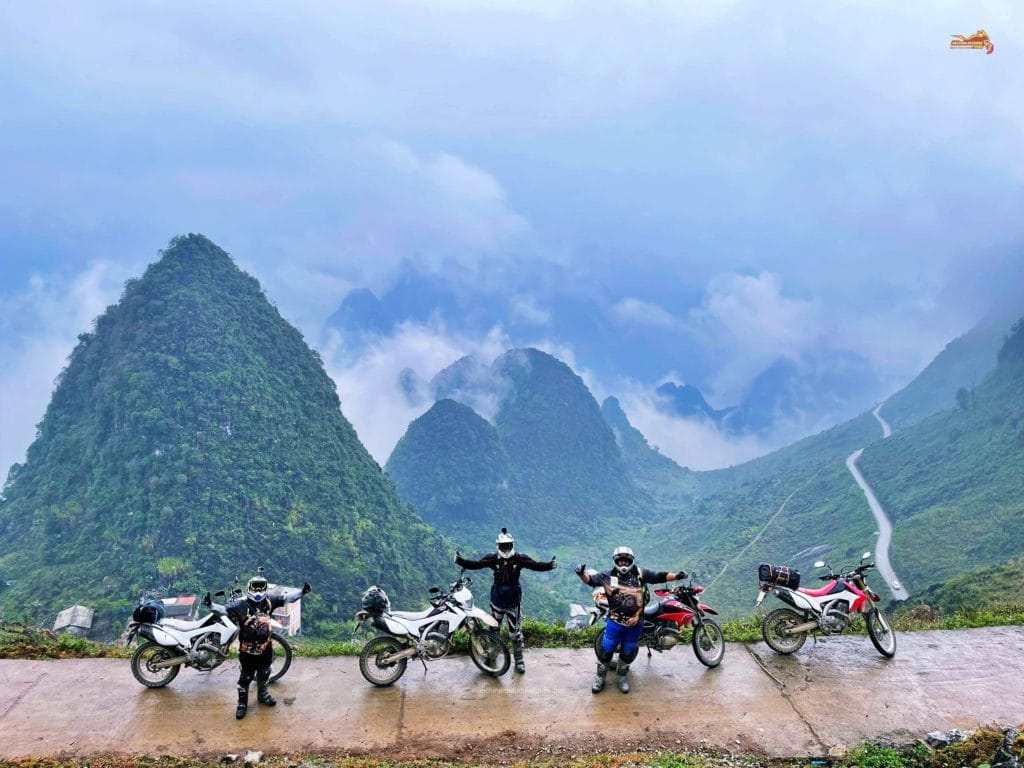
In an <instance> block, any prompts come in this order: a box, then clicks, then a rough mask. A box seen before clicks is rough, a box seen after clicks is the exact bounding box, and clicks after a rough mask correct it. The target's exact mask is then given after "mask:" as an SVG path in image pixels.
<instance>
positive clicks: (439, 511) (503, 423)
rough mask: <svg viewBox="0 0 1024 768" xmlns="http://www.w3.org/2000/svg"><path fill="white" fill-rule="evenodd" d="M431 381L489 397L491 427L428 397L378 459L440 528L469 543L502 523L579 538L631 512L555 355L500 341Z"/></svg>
mask: <svg viewBox="0 0 1024 768" xmlns="http://www.w3.org/2000/svg"><path fill="white" fill-rule="evenodd" d="M438 382H443V383H444V386H443V387H442V386H437V383H438ZM435 387H436V391H438V392H440V393H443V394H450V395H452V396H456V397H463V398H465V399H466V401H467V402H475V401H478V400H480V399H481V397H482V396H483V395H487V396H496V399H497V410H496V414H495V416H494V424H493V425H492V424H491V423H490V422H488V421H486V420H485V419H484V418H483V417H482V416H480V415H478V414H477V413H476V412H475V411H473V410H472V409H471V408H470V407H469V406H468V405H466V404H462V403H457V402H455V401H454V400H451V399H442V400H439V401H438V402H437V403H435V405H434V406H433V407H432V408H431V409H430V410H429V411H427V413H426V414H424V415H423V416H422V417H420V418H419V419H417V420H416V421H414V422H413V423H412V424H410V426H409V429H408V431H407V432H406V434H405V436H404V437H403V438H402V439H401V440H400V441H399V443H398V445H397V446H396V447H395V450H394V452H393V453H392V455H391V458H390V459H389V460H388V463H387V471H388V474H389V475H390V476H391V477H392V478H393V479H394V481H395V483H396V485H397V486H398V489H399V491H400V492H401V494H402V498H403V499H405V500H406V501H408V502H409V503H410V504H412V505H413V506H414V507H415V508H416V509H417V510H419V511H420V512H421V513H422V514H423V516H424V518H425V519H426V520H428V521H430V522H432V523H434V524H436V525H437V526H438V527H439V528H440V529H441V530H442V531H444V532H446V533H449V534H451V535H456V536H457V537H458V538H459V540H460V542H461V541H466V542H470V543H472V542H474V541H476V542H479V541H480V539H481V537H486V538H484V541H486V540H488V538H493V535H494V532H495V531H496V530H497V528H500V527H501V526H508V527H510V528H512V529H513V531H518V532H520V534H521V535H522V536H524V537H525V538H524V541H531V542H534V543H537V544H539V543H542V542H543V543H546V544H552V543H555V544H580V543H585V542H588V541H591V540H593V538H594V537H595V535H599V534H600V532H601V531H602V530H604V526H605V524H606V523H607V522H608V521H610V520H612V521H615V520H627V521H631V520H635V518H636V516H637V515H638V513H639V511H640V509H641V497H640V494H639V493H638V491H637V489H636V487H635V486H634V484H633V482H632V481H631V480H630V478H629V476H628V473H627V471H626V466H625V463H624V462H623V459H622V455H621V453H620V451H619V447H618V445H617V444H616V442H615V437H614V435H613V433H612V431H611V429H610V428H609V427H608V425H607V424H606V423H605V422H604V420H603V418H602V417H601V412H600V409H599V408H598V406H597V403H596V402H595V401H594V398H593V396H592V395H591V394H590V391H589V390H588V389H587V387H586V385H585V384H584V383H583V380H582V379H580V378H579V376H577V375H576V374H575V373H573V372H572V370H571V369H570V368H569V367H568V366H567V365H565V364H564V363H562V362H561V361H559V360H557V359H555V358H554V357H552V356H551V355H548V354H546V353H544V352H540V351H538V350H536V349H515V350H511V351H509V352H507V353H505V354H504V355H502V356H501V357H499V358H498V359H497V360H495V361H494V363H493V364H492V365H490V366H482V365H481V364H479V363H476V362H475V361H472V360H470V359H469V358H464V359H462V360H459V361H457V362H456V363H455V364H454V365H453V366H451V367H450V368H449V369H446V370H445V371H442V372H441V374H438V376H437V377H435ZM496 393H499V394H497V395H496ZM492 529H494V530H493V531H492ZM595 532H597V533H595Z"/></svg>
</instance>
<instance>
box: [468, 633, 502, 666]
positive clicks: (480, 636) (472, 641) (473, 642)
mask: <svg viewBox="0 0 1024 768" xmlns="http://www.w3.org/2000/svg"><path fill="white" fill-rule="evenodd" d="M469 655H470V657H471V658H472V659H473V663H474V664H476V666H477V669H479V670H480V671H481V672H483V673H484V674H486V675H491V677H501V676H502V675H504V674H505V673H506V672H508V668H509V666H511V664H512V654H511V653H509V650H508V644H507V643H506V642H505V641H504V640H503V639H502V637H501V635H499V634H498V632H497V630H493V629H477V630H475V631H473V632H471V633H470V634H469Z"/></svg>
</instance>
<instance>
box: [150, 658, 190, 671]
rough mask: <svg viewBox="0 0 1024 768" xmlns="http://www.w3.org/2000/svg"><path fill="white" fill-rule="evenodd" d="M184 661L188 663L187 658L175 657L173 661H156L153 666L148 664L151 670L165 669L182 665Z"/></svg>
mask: <svg viewBox="0 0 1024 768" xmlns="http://www.w3.org/2000/svg"><path fill="white" fill-rule="evenodd" d="M186 661H188V657H187V656H176V657H175V658H173V659H164V660H163V661H158V662H156V663H155V664H150V665H149V666H150V667H152V668H153V669H167V667H177V666H178V665H179V664H184V663H185V662H186Z"/></svg>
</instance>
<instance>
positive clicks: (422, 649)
mask: <svg viewBox="0 0 1024 768" xmlns="http://www.w3.org/2000/svg"><path fill="white" fill-rule="evenodd" d="M472 584H473V581H472V579H470V578H469V577H468V576H466V575H465V570H462V571H460V572H459V577H458V578H457V579H456V580H455V581H453V582H452V583H451V584H450V585H449V587H448V591H447V592H442V591H441V590H440V589H439V588H437V587H431V588H430V606H431V607H430V608H427V609H426V610H423V611H392V610H391V601H390V599H389V598H388V596H387V593H386V592H384V590H383V589H381V588H380V587H376V586H373V587H370V588H369V589H367V590H366V592H364V593H363V600H362V604H363V610H361V611H359V612H358V613H356V616H355V618H356V620H357V622H358V624H357V625H356V630H357V631H358V630H359V628H360V627H362V626H363V625H364V623H366V622H369V623H370V624H371V625H372V626H373V627H374V628H375V629H377V630H378V631H379V632H382V633H383V634H381V635H378V636H377V637H375V638H373V639H372V640H370V641H369V642H368V643H367V644H366V645H365V646H364V647H363V650H362V653H360V654H359V671H360V672H361V673H362V674H363V677H364V678H366V681H367V682H369V683H372V684H373V685H375V686H377V687H380V688H384V687H386V686H389V685H392V684H393V683H395V682H396V681H397V680H398V679H399V678H400V677H401V676H402V675H403V674H404V673H405V668H406V665H407V664H408V663H409V659H419V660H420V662H421V663H422V664H423V669H424V671H426V669H427V660H428V659H429V660H431V661H433V660H435V659H440V658H443V657H444V656H447V655H448V653H449V651H451V649H452V639H453V637H454V635H455V633H456V632H457V631H458V630H459V629H462V628H465V629H466V631H467V632H468V633H469V655H470V657H471V658H472V659H473V663H474V664H476V666H477V667H478V668H479V669H480V671H481V672H483V673H485V674H488V675H491V676H492V677H501V676H502V675H503V674H505V673H506V672H507V671H508V668H509V666H510V665H511V663H512V658H511V654H510V653H509V649H508V645H507V644H506V643H505V641H504V640H503V639H502V638H501V635H499V634H498V622H497V621H495V619H494V617H493V616H491V614H489V613H487V612H486V611H483V610H481V609H480V608H477V607H475V606H474V605H473V593H472V591H471V590H470V586H472Z"/></svg>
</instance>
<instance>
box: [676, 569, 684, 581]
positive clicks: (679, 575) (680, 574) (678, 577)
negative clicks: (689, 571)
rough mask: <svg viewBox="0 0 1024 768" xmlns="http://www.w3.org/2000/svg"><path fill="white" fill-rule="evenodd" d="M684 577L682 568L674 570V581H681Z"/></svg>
mask: <svg viewBox="0 0 1024 768" xmlns="http://www.w3.org/2000/svg"><path fill="white" fill-rule="evenodd" d="M685 578H686V571H684V570H683V569H682V568H680V569H679V570H678V571H676V581H682V580H683V579H685Z"/></svg>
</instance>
